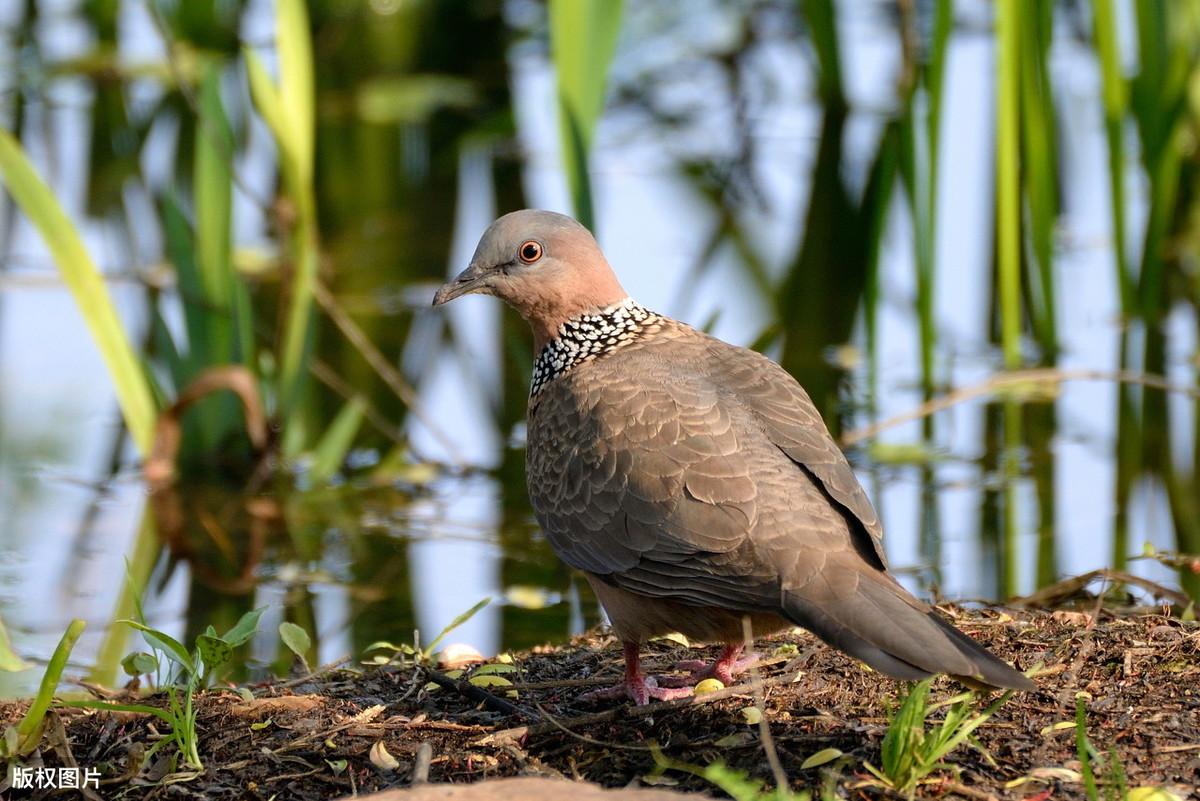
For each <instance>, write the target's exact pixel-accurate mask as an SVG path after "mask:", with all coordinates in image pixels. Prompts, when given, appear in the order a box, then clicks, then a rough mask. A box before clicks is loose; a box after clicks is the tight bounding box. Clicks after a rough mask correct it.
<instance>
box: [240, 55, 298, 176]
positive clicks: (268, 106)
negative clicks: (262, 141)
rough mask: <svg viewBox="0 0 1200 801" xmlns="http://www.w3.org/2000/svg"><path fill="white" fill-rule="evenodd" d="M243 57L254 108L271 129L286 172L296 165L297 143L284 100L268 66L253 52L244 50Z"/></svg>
mask: <svg viewBox="0 0 1200 801" xmlns="http://www.w3.org/2000/svg"><path fill="white" fill-rule="evenodd" d="M242 56H243V57H244V58H245V62H246V75H247V77H248V78H249V81H250V97H251V99H253V100H254V108H255V109H256V110H257V111H258V113H259V116H261V117H262V118H263V122H265V123H266V124H267V127H268V128H270V129H271V135H272V136H273V137H274V138H275V144H276V146H277V147H278V148H279V150H280V154H279V157H280V161H282V162H284V168H285V170H286V169H287V168H288V167H289V166H290V167H294V166H295V164H296V152H295V143H294V142H293V141H292V140H291V137H290V136H288V117H287V112H286V111H284V108H283V98H282V97H280V94H279V89H277V88H276V87H275V82H274V81H272V80H271V75H270V73H268V72H267V66H266V65H265V64H263V61H262V59H261V58H259V57H258V54H257V53H255V52H254V51H253V50H250V49H248V48H247V49H244V50H243V51H242Z"/></svg>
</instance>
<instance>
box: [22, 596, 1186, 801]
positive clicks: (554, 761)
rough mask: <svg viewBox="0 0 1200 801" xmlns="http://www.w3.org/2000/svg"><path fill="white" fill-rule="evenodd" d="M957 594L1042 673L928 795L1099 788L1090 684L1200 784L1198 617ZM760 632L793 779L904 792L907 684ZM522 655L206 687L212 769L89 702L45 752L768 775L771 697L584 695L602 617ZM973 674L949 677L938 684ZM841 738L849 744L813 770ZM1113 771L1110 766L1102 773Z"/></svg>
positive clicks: (251, 787)
mask: <svg viewBox="0 0 1200 801" xmlns="http://www.w3.org/2000/svg"><path fill="white" fill-rule="evenodd" d="M942 608H943V609H944V610H945V611H946V612H947V613H949V614H950V615H951V616H952V617H954V618H956V622H957V624H958V625H959V626H960V628H962V629H964V630H965V631H967V632H968V633H970V634H971V636H973V637H975V638H977V639H978V640H980V641H981V642H983V643H986V644H987V645H988V646H989V647H990V648H991V649H992V650H994V651H995V652H996V653H998V654H1000V655H1002V656H1003V657H1004V658H1006V659H1009V660H1011V661H1014V662H1015V663H1017V664H1018V666H1019V667H1021V668H1022V669H1029V668H1030V667H1033V666H1034V665H1037V664H1038V663H1041V668H1040V670H1041V672H1040V673H1039V675H1038V676H1037V682H1038V684H1039V688H1040V689H1039V690H1038V691H1037V692H1031V693H1023V694H1018V695H1015V696H1013V697H1012V698H1011V699H1010V700H1009V701H1008V702H1007V703H1006V704H1005V705H1004V706H1003V707H1002V708H1001V709H1000V710H999V711H998V712H997V713H996V715H995V717H994V718H993V719H992V720H991V721H990V722H988V723H986V724H984V725H983V726H982V727H981V728H980V729H978V730H977V732H976V734H977V735H978V739H979V743H980V745H981V746H982V747H983V749H984V750H985V751H986V753H984V751H981V750H978V749H976V748H970V747H961V748H959V749H957V750H956V751H954V752H953V753H952V754H951V755H950V757H949V759H948V762H949V763H950V767H949V768H948V769H946V770H942V771H939V772H938V773H937V774H936V776H937V777H938V779H937V780H936V781H935V782H934V783H931V784H926V785H923V786H922V787H921V788H919V790H918V792H917V797H918V798H970V799H992V798H994V799H1038V801H1049V799H1066V798H1083V797H1085V795H1084V789H1083V785H1082V784H1081V782H1080V780H1079V774H1080V770H1081V765H1080V762H1079V758H1078V756H1077V751H1076V741H1075V730H1074V728H1073V727H1070V726H1069V725H1067V722H1068V721H1072V720H1073V719H1074V715H1075V699H1076V695H1077V693H1079V692H1081V691H1082V692H1086V693H1088V694H1089V695H1090V700H1088V701H1087V731H1088V735H1089V737H1090V739H1091V740H1092V742H1093V743H1094V744H1095V745H1096V746H1097V747H1098V748H1099V749H1101V750H1102V751H1107V750H1108V749H1109V748H1110V747H1111V748H1114V749H1115V750H1116V753H1117V754H1118V755H1119V756H1120V760H1121V762H1122V764H1123V767H1124V771H1125V773H1126V774H1127V781H1128V783H1129V786H1131V787H1136V786H1140V785H1166V786H1169V787H1171V788H1173V790H1174V792H1176V793H1177V794H1179V795H1180V796H1181V797H1184V798H1188V797H1195V796H1193V795H1192V794H1193V793H1195V788H1196V786H1197V785H1198V784H1200V625H1198V624H1197V623H1194V622H1184V621H1181V620H1179V619H1178V618H1175V617H1169V616H1163V615H1161V614H1136V615H1131V614H1119V615H1118V614H1113V613H1109V612H1107V611H1105V612H1102V613H1100V615H1099V617H1098V618H1095V617H1093V615H1092V614H1090V613H1080V612H1054V613H1049V612H1029V611H1011V610H1010V611H1001V610H983V611H979V610H965V609H962V608H959V607H952V606H944V607H942ZM757 650H758V652H759V653H760V654H762V655H763V657H764V661H763V666H762V668H761V670H760V673H759V675H760V679H761V685H760V692H761V695H762V697H763V699H764V702H765V703H764V707H765V712H766V719H767V721H768V722H769V724H770V734H771V736H772V739H773V741H774V743H773V745H774V749H775V751H776V752H777V754H778V758H779V762H780V764H781V766H782V768H783V770H784V771H785V772H786V774H787V776H788V777H789V778H790V782H791V784H792V786H793V787H794V788H796V789H801V788H811V789H812V790H814V796H816V797H820V794H821V791H822V790H824V791H825V792H826V793H827V794H828V793H830V792H832V794H833V796H834V797H838V798H851V799H871V798H886V797H899V796H897V794H895V793H894V792H891V791H889V790H886V789H884V788H881V787H879V786H878V785H877V784H872V783H871V782H870V779H871V776H870V774H869V773H868V772H867V771H866V769H865V768H864V763H872V764H874V765H879V764H880V742H881V739H882V737H883V735H884V732H885V730H886V726H887V720H888V715H889V712H890V711H891V710H893V709H894V708H895V706H896V704H897V699H898V698H899V697H900V695H901V694H902V693H903V692H904V691H905V689H906V686H905V685H903V684H901V683H899V682H894V681H891V680H889V679H885V678H883V677H881V676H880V675H879V674H876V673H872V672H869V671H868V670H866V669H864V668H863V667H862V666H861V665H860V664H859V663H857V662H855V661H854V660H852V659H850V658H848V657H846V656H843V655H842V654H839V653H837V652H835V651H833V650H832V649H830V648H828V647H825V646H824V645H822V644H821V643H819V642H818V641H816V640H815V639H814V638H813V637H812V636H811V635H808V634H806V633H803V632H799V631H795V632H792V633H789V634H785V635H779V636H776V637H773V638H769V639H764V640H760V641H759V644H758V649H757ZM647 652H648V658H647V666H648V669H650V670H653V671H664V670H668V669H669V668H670V666H671V665H672V664H673V662H674V661H676V660H679V659H683V658H692V657H694V656H695V655H696V653H697V649H686V648H684V647H683V646H682V645H679V644H677V643H675V642H671V641H666V640H664V641H658V642H654V643H652V644H651V645H650V646H649V647H648V648H647ZM705 653H706V655H708V656H710V657H711V656H712V655H713V654H714V653H715V651H714V649H708V650H707V651H706V652H705ZM513 657H514V660H513V664H514V667H515V668H516V670H515V671H514V672H510V673H505V674H503V677H504V678H505V679H508V680H511V681H512V682H513V684H514V686H515V691H516V693H517V697H515V698H512V697H508V698H507V701H505V697H506V695H507V694H508V693H510V692H511V691H512V690H510V689H509V688H504V687H491V688H486V689H483V688H478V687H461V684H460V683H456V682H453V681H451V682H446V681H445V680H444V679H442V681H443V683H444V684H446V685H447V686H445V687H441V686H439V687H436V689H434V688H433V686H432V685H431V680H432V679H434V678H438V677H436V676H433V675H431V674H430V673H429V672H428V671H426V670H425V669H421V668H414V667H412V666H405V665H399V666H397V665H392V666H388V667H384V668H368V667H360V666H354V667H353V668H349V667H348V668H345V669H339V670H335V671H333V672H330V673H327V674H325V675H321V676H317V677H312V678H308V679H301V680H293V681H292V682H289V683H286V684H285V683H275V684H268V685H262V686H255V687H252V688H250V689H251V690H252V692H253V694H254V699H253V701H250V702H247V701H246V700H245V699H244V698H243V697H240V696H239V695H238V694H237V693H235V692H233V691H227V690H223V691H211V692H207V693H204V694H203V695H201V696H200V697H199V699H198V705H199V720H198V729H199V731H200V733H201V744H200V755H201V757H202V759H203V761H204V765H205V769H204V771H203V772H201V773H199V774H186V773H184V774H171V773H170V772H169V771H170V767H171V766H170V763H169V761H168V760H166V759H163V758H161V757H158V758H155V759H151V760H144V759H142V757H141V755H142V754H144V753H145V751H146V749H147V748H149V746H150V744H151V743H152V742H153V741H154V739H155V738H156V737H157V736H159V735H160V734H161V730H162V725H161V724H157V727H156V724H155V723H154V722H153V721H152V720H151V719H149V718H147V717H145V716H136V715H125V714H121V715H114V714H112V713H99V712H91V711H82V710H60V711H59V712H58V713H57V715H58V717H59V719H60V720H61V722H62V724H63V725H62V728H61V730H57V735H56V729H57V727H56V726H55V725H51V726H50V727H49V729H48V737H49V739H48V740H47V743H46V745H45V746H44V747H43V749H42V751H41V752H40V753H39V754H38V755H37V756H36V757H35V761H36V759H38V758H40V759H42V760H44V763H45V764H46V765H61V764H64V763H67V764H69V761H70V760H72V759H73V760H75V762H76V763H78V764H79V765H84V766H90V767H97V768H99V769H100V770H101V771H102V773H103V774H104V776H105V779H104V782H103V784H102V786H101V788H100V791H99V795H100V796H101V797H104V798H110V797H125V798H133V799H142V798H147V799H149V798H197V799H198V798H205V799H221V798H238V799H241V798H249V799H264V800H265V799H270V798H272V797H278V798H281V799H284V798H286V799H302V800H303V801H308V800H309V799H313V800H315V799H332V798H339V797H342V796H347V795H351V794H352V793H363V792H366V791H370V790H376V789H382V788H386V787H397V786H406V785H408V784H409V783H410V782H411V781H412V778H413V775H414V772H415V773H418V774H423V773H425V771H426V768H425V767H424V766H423V765H422V764H420V763H421V762H422V761H423V760H422V758H421V757H419V756H418V752H419V750H420V751H424V752H425V753H424V754H423V755H422V756H424V757H428V768H427V771H428V780H429V781H432V782H474V781H480V780H483V779H487V778H491V777H499V776H514V775H551V776H565V777H567V778H573V779H582V780H587V781H590V782H596V783H599V784H601V785H605V786H610V787H619V786H624V785H628V784H630V783H635V784H636V783H651V784H656V785H658V786H660V787H661V786H670V787H676V788H678V789H681V790H689V791H709V792H714V793H716V792H717V791H716V790H715V788H714V787H713V786H712V785H711V784H710V783H709V782H708V781H706V780H705V779H703V778H701V777H699V776H696V775H692V774H690V773H688V772H686V771H681V770H668V771H666V772H663V771H662V770H661V769H659V768H658V767H657V766H656V761H655V755H654V752H653V751H652V750H651V749H650V745H651V744H657V745H658V746H660V747H661V750H662V753H663V754H664V755H665V758H667V759H669V760H672V761H673V762H675V763H686V764H689V765H692V766H697V767H698V766H704V765H708V764H710V763H712V762H714V761H716V760H723V761H724V762H726V763H727V764H728V765H730V766H731V767H733V768H736V769H738V770H741V771H744V772H746V773H748V774H749V775H750V776H752V777H754V778H756V779H760V780H762V781H763V782H764V783H770V782H771V776H772V772H771V769H770V767H769V764H768V760H767V758H766V754H765V751H764V744H763V741H762V738H761V732H760V729H759V727H758V726H755V725H749V724H748V723H747V722H746V718H745V717H744V715H743V710H744V709H746V708H747V707H749V706H752V705H754V704H755V693H754V692H753V691H752V690H751V688H750V687H748V686H739V687H735V688H729V689H728V690H725V691H722V692H719V693H715V694H712V695H706V696H703V697H702V698H701V699H699V700H693V701H687V700H685V701H680V702H671V703H666V704H656V705H652V706H649V707H643V708H640V709H639V708H634V707H632V706H630V705H628V704H622V703H617V702H611V701H605V702H595V703H586V702H583V701H580V700H579V699H578V696H579V695H580V694H581V693H582V692H583V691H585V690H586V689H588V688H592V687H596V686H602V685H606V684H609V683H611V682H612V681H614V680H615V679H616V678H617V677H619V675H620V672H621V662H620V649H619V646H618V645H617V644H616V643H615V642H614V641H613V640H612V638H611V637H609V636H607V635H604V634H593V635H590V636H586V637H582V638H579V639H577V640H576V641H574V642H572V643H570V644H569V645H565V646H561V647H546V648H539V649H534V650H533V651H531V652H524V653H519V654H514V655H513ZM468 675H470V673H469V672H468ZM958 691H959V688H958V687H957V685H954V684H953V683H951V682H949V681H948V680H945V679H941V680H939V681H938V682H937V683H935V685H934V689H933V697H934V698H935V699H944V698H947V697H949V696H951V695H953V694H955V693H956V692H958ZM497 698H499V699H500V700H495V699H497ZM481 699H483V700H481ZM22 711H23V708H22V705H20V704H14V703H9V704H6V705H3V704H0V728H2V727H3V725H4V724H7V723H9V722H11V721H13V720H15V719H16V718H17V717H18V716H19V715H20V714H21V712H22ZM935 715H940V712H939V713H935ZM52 723H53V722H52ZM423 744H426V745H425V747H424V748H423V747H422V745H423ZM830 748H835V749H838V750H839V751H841V752H842V753H843V756H841V757H839V758H837V759H834V760H833V761H831V762H826V763H825V764H823V765H820V766H817V767H811V768H807V769H805V768H802V765H803V764H804V762H805V760H806V759H808V758H809V757H811V756H812V755H814V754H816V753H818V752H820V751H822V750H824V749H830ZM164 750H165V749H164ZM1100 778H1101V782H1102V783H1103V780H1104V778H1105V775H1104V771H1101V776H1100ZM1101 791H1102V793H1103V787H1102V788H1101ZM15 792H16V791H12V790H9V791H8V793H9V794H12V793H15ZM718 794H719V793H718ZM10 797H18V796H15V795H11V796H10ZM58 797H62V796H61V795H60V796H58ZM826 797H828V795H827V796H826ZM1102 797H1103V796H1102Z"/></svg>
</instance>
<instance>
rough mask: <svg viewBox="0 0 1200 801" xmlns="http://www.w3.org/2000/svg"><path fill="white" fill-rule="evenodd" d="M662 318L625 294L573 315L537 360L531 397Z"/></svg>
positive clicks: (530, 390) (560, 327) (543, 349)
mask: <svg viewBox="0 0 1200 801" xmlns="http://www.w3.org/2000/svg"><path fill="white" fill-rule="evenodd" d="M660 319H662V318H661V317H659V315H657V314H655V313H654V312H652V311H650V310H649V309H647V308H646V307H644V306H642V305H641V304H639V303H638V302H637V301H635V300H634V299H633V298H625V299H624V300H622V301H618V302H617V303H614V304H613V305H611V306H608V307H606V308H604V309H601V310H600V311H598V312H595V313H592V314H581V315H579V316H578V317H572V318H571V319H570V320H567V321H566V322H565V323H563V324H562V325H561V326H559V328H558V336H557V337H555V338H554V339H552V340H550V341H549V342H547V343H546V346H545V347H544V348H542V352H541V353H540V354H538V357H537V361H536V362H534V363H533V380H532V381H531V382H530V384H529V398H530V399H531V400H532V399H533V398H536V397H537V395H538V393H539V392H541V391H542V389H543V388H544V387H545V386H546V384H548V383H550V382H551V381H553V380H554V379H556V378H558V377H559V376H561V375H564V374H566V373H567V372H569V371H570V370H571V368H573V367H575V366H576V365H578V364H582V363H583V362H586V361H590V360H591V359H594V358H596V357H597V356H601V355H603V354H605V353H608V352H609V351H611V350H613V349H614V348H617V347H620V346H621V345H623V344H624V343H626V342H628V341H630V340H632V339H635V338H637V336H638V334H639V333H641V331H642V329H643V328H645V327H646V325H648V324H650V323H652V322H655V321H656V320H660Z"/></svg>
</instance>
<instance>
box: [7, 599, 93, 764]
mask: <svg viewBox="0 0 1200 801" xmlns="http://www.w3.org/2000/svg"><path fill="white" fill-rule="evenodd" d="M85 626H86V624H85V623H84V622H83V621H82V620H79V619H75V620H72V621H71V625H69V626H67V630H66V632H65V633H64V634H63V636H62V639H61V640H59V641H58V647H57V648H55V649H54V655H53V656H51V657H50V663H49V664H48V665H46V672H45V673H43V674H42V683H41V684H40V685H39V686H38V692H37V695H36V696H34V698H33V702H32V703H31V704H30V705H29V710H28V711H27V712H26V713H25V716H24V717H23V718H21V720H20V721H18V722H17V723H16V724H14V725H12V726H9V727H7V728H6V729H5V730H4V739H3V740H0V758H2V759H4V760H6V761H8V760H12V759H16V758H17V757H22V756H25V755H26V754H30V753H33V751H34V750H35V749H36V748H37V747H38V744H39V743H40V742H41V741H42V731H43V730H44V729H45V727H46V711H47V710H48V709H50V704H51V703H52V702H53V700H54V690H55V688H57V687H58V682H59V680H60V679H61V678H62V672H63V668H65V667H66V666H67V659H68V658H69V657H70V656H71V650H72V649H73V648H74V647H75V643H76V641H78V640H79V635H80V634H82V633H83V629H84V627H85Z"/></svg>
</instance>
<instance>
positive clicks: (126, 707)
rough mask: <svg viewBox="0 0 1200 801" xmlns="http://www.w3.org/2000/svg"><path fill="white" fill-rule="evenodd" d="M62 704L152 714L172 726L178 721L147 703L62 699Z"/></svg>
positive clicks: (72, 707) (79, 707)
mask: <svg viewBox="0 0 1200 801" xmlns="http://www.w3.org/2000/svg"><path fill="white" fill-rule="evenodd" d="M62 705H63V706H65V707H69V708H71V709H100V710H103V711H105V712H133V713H135V714H142V715H153V716H154V717H156V718H158V719H159V720H161V721H163V722H164V723H169V724H171V725H172V726H174V725H175V724H176V723H177V722H178V721H177V720H176V719H175V717H174V716H173V715H172V714H171V713H169V712H165V711H163V710H162V709H159V708H158V707H156V706H150V705H149V704H118V703H116V702H115V701H94V700H90V699H88V700H83V699H80V700H73V701H63V702H62Z"/></svg>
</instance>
